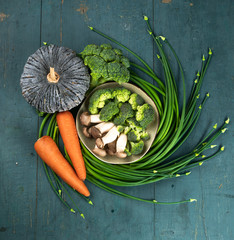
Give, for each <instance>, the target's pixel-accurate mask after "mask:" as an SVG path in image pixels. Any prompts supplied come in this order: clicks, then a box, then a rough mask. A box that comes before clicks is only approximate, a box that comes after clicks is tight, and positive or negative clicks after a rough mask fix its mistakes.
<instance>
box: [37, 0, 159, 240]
mask: <svg viewBox="0 0 234 240" xmlns="http://www.w3.org/2000/svg"><path fill="white" fill-rule="evenodd" d="M48 4H49V2H47V1H43V5H42V7H43V9H42V16H43V17H42V23H43V22H44V23H46V24H45V25H44V24H43V25H42V39H47V37H48V36H55V41H56V43H58V35H57V30H54V29H53V28H55V29H58V24H60V23H62V26H60V29H62V37H61V38H60V39H62V42H61V45H63V46H66V47H69V48H72V49H74V50H75V51H77V52H80V51H82V49H83V48H84V47H85V46H86V45H87V44H89V43H90V44H91V43H96V44H101V43H104V42H107V40H105V39H103V38H101V37H100V36H98V35H96V34H94V33H93V32H91V31H90V30H89V28H88V26H89V25H92V26H95V27H97V28H99V29H100V30H102V31H103V32H105V33H106V34H110V35H112V36H113V37H115V38H116V39H118V40H119V41H121V42H122V43H124V44H126V45H127V46H128V47H130V48H132V50H134V51H136V52H138V53H140V54H142V53H143V51H145V52H144V55H146V60H147V61H148V62H149V64H152V47H150V46H151V45H150V44H151V39H150V38H148V37H147V36H146V34H144V33H145V28H144V24H145V23H144V21H143V20H142V12H141V9H143V8H145V9H146V10H147V11H148V12H149V11H151V12H152V10H151V9H152V3H151V1H149V2H148V3H147V4H145V3H141V2H137V3H132V2H125V1H121V2H119V3H118V4H116V5H115V7H114V6H113V5H112V4H111V3H106V1H86V2H83V1H80V2H77V1H64V2H63V4H60V5H59V4H58V3H57V4H54V5H53V6H52V7H51V6H50V7H49V8H47V6H48ZM128 9H132V13H131V14H129V10H128ZM44 11H45V12H46V15H45V14H44ZM50 11H55V12H56V16H55V15H54V16H53V19H52V18H51V13H50ZM60 13H62V18H61V15H60ZM104 16H105V17H104ZM54 19H57V20H58V19H60V22H57V25H56V26H55V27H54V24H55V22H54ZM106 19H109V20H108V21H106ZM52 22H53V24H52ZM44 28H47V29H46V31H45V30H44ZM49 34H50V35H49ZM136 38H137V40H138V41H137V43H134V39H136ZM51 39H52V37H51ZM144 44H149V48H147V49H144ZM128 56H129V54H128ZM129 57H130V56H129ZM38 171H39V179H38V218H37V223H38V224H37V238H38V239H45V238H46V237H48V236H49V237H51V238H61V239H66V238H67V237H69V238H71V239H72V238H77V233H79V236H82V238H83V239H110V238H111V239H113V240H114V239H143V238H144V237H145V238H147V239H153V232H154V229H153V222H154V206H153V205H148V204H145V203H141V202H136V201H131V200H128V199H123V198H121V197H118V196H115V195H111V194H110V193H106V192H104V191H103V190H100V189H99V188H97V187H95V186H93V185H92V184H90V183H89V182H87V181H86V182H87V186H88V187H89V189H90V191H91V195H92V196H91V199H92V201H93V203H94V206H91V205H88V204H87V203H86V202H84V201H83V200H82V199H80V198H76V197H75V199H76V202H77V204H78V206H79V207H80V208H81V209H82V212H83V213H84V215H85V217H86V220H82V219H81V218H80V216H79V215H77V216H75V215H73V214H71V213H70V212H68V211H67V209H65V208H63V207H62V205H61V204H60V203H59V200H58V199H57V197H56V196H55V195H54V193H53V192H52V191H51V189H50V186H49V185H48V183H47V180H46V178H45V174H44V171H43V169H42V166H41V164H39V169H38ZM126 192H128V193H129V194H133V195H138V196H141V197H146V198H153V196H154V188H153V186H152V185H151V186H147V187H141V188H131V189H127V190H126ZM65 199H66V200H68V198H67V197H65ZM41 229H43V231H42V230H41Z"/></svg>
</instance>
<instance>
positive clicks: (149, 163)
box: [39, 16, 229, 216]
mask: <svg viewBox="0 0 234 240" xmlns="http://www.w3.org/2000/svg"><path fill="white" fill-rule="evenodd" d="M144 20H145V22H146V26H147V32H148V34H149V36H150V37H151V38H152V39H153V41H154V44H155V45H156V47H157V49H158V54H157V58H158V60H159V62H160V64H161V66H162V69H163V74H164V76H163V79H164V80H163V81H162V80H161V79H160V78H159V77H158V76H157V74H156V73H155V72H154V70H153V69H152V68H151V67H150V66H149V65H148V64H147V63H146V62H145V61H144V60H143V59H142V58H141V57H139V56H138V55H137V54H136V53H135V52H133V51H132V50H130V49H129V48H127V47H126V46H124V45H123V44H121V43H120V42H118V41H117V40H115V39H113V38H111V37H109V36H107V35H106V34H104V33H102V32H100V31H99V30H97V29H95V28H93V27H89V28H90V29H91V30H92V31H93V32H95V33H97V34H99V35H101V36H102V37H104V38H106V39H108V40H109V41H111V42H113V43H115V44H117V45H119V46H120V47H122V48H123V49H125V50H126V51H128V52H129V53H131V54H132V55H133V56H134V57H135V58H136V60H138V61H139V64H137V63H133V62H131V70H130V81H131V82H132V83H133V84H135V85H137V86H139V87H140V88H141V89H142V90H143V91H145V92H146V93H147V94H148V95H149V96H150V97H151V98H152V100H153V101H154V103H155V105H156V106H157V108H158V112H159V116H160V122H159V128H158V131H157V135H156V137H155V139H154V141H153V144H152V146H151V148H150V150H149V151H148V152H147V153H146V154H145V155H144V156H143V157H142V158H141V159H140V160H138V161H137V162H134V163H131V164H122V165H112V164H107V163H105V162H102V161H101V160H99V159H98V158H96V157H95V156H94V155H93V154H92V153H91V152H90V151H89V150H88V149H87V148H86V147H85V145H84V144H82V143H81V147H82V153H83V157H84V160H85V164H86V169H87V180H88V181H89V182H91V183H93V184H95V185H96V186H98V187H99V188H101V189H103V190H105V191H108V192H110V193H113V194H116V195H119V196H122V197H125V198H129V199H134V200H138V201H143V202H148V203H154V204H164V205H168V204H179V203H185V202H194V201H196V199H192V198H190V199H186V200H182V201H176V202H160V201H158V200H156V199H143V198H139V197H135V196H132V195H129V194H127V193H124V192H122V191H120V190H117V189H116V187H115V186H117V187H118V186H121V187H130V186H140V185H145V184H149V183H155V182H158V181H161V180H165V179H170V178H176V177H181V176H188V175H189V174H190V173H191V172H190V170H191V169H192V168H194V167H197V166H201V165H202V164H203V163H204V162H206V161H208V160H210V159H211V158H214V157H215V156H217V155H218V154H219V153H221V152H222V151H224V147H223V146H222V147H219V149H218V150H217V151H216V152H213V151H211V152H210V151H209V150H210V149H213V148H215V147H217V145H215V144H214V141H215V140H216V139H217V138H218V137H219V136H220V135H221V134H223V133H225V131H226V130H227V128H226V125H227V124H228V123H229V119H227V120H226V121H225V122H224V123H223V124H222V125H221V126H220V127H219V128H218V126H217V124H214V126H213V127H212V129H211V130H210V131H209V132H208V134H207V135H206V136H205V137H204V138H203V139H202V140H201V141H200V142H198V143H197V144H196V145H195V146H194V148H193V149H192V150H191V151H190V152H188V153H186V154H184V155H182V156H179V157H173V154H174V153H175V152H176V151H177V150H178V149H179V148H180V147H181V145H182V144H183V143H184V142H185V141H186V140H187V138H188V137H189V135H190V134H191V133H192V131H193V129H194V128H195V126H196V124H197V122H198V120H199V118H200V115H201V112H202V110H203V108H204V106H205V103H206V101H207V100H208V98H209V96H210V95H209V93H207V94H206V95H205V96H204V98H203V100H202V101H201V102H200V103H199V104H198V101H199V99H200V90H201V86H202V83H203V80H204V77H205V74H206V71H207V68H208V66H209V63H210V60H211V57H212V51H211V49H209V52H208V57H207V59H205V56H204V55H203V58H202V66H201V70H200V71H199V72H198V73H197V75H196V80H195V81H194V83H193V86H192V89H191V92H190V95H189V97H188V100H187V101H186V88H185V77H184V73H183V68H182V65H181V63H180V60H179V58H178V56H177V54H176V52H175V50H174V49H173V47H172V46H171V44H170V43H169V41H168V40H167V39H166V38H165V37H163V36H157V35H155V34H154V32H153V31H152V28H151V26H150V23H149V20H148V17H147V16H144ZM165 47H168V48H169V50H170V51H171V52H172V54H173V55H174V57H175V60H176V62H177V64H178V67H179V70H180V73H181V81H182V92H183V98H182V102H181V103H179V99H178V89H177V83H176V79H175V76H174V75H173V72H172V68H171V66H170V63H169V60H168V57H167V55H166V53H165V51H164V49H165ZM134 69H137V70H139V71H140V72H142V74H145V76H147V77H150V78H151V79H152V80H153V81H154V83H155V84H151V83H149V82H148V81H146V80H144V78H142V77H140V76H139V75H137V74H136V72H135V71H134ZM179 105H180V106H182V108H181V110H180V109H179ZM49 117H50V115H48V114H47V115H46V116H45V118H44V120H43V121H42V124H41V128H40V131H39V137H40V136H41V135H42V130H43V128H44V125H45V122H46V121H47V120H48V118H49ZM47 135H50V136H52V137H53V139H54V140H55V142H56V143H57V144H58V145H59V143H58V137H59V131H58V127H57V123H56V118H55V114H54V115H53V116H52V117H51V120H50V123H49V126H48V129H47ZM64 152H65V157H66V159H67V160H68V162H69V163H70V164H71V165H72V163H71V161H70V158H69V156H68V154H67V152H66V149H65V148H64ZM44 168H45V171H46V175H47V177H48V179H49V182H50V184H51V186H52V188H53V190H54V191H55V193H56V194H57V195H58V197H59V198H60V200H61V201H62V202H63V203H64V205H65V206H66V207H68V208H69V209H70V210H71V211H72V212H73V211H74V210H73V208H71V207H70V205H68V203H67V202H66V201H65V200H64V199H63V198H62V197H61V194H60V193H61V191H62V190H63V191H65V193H66V194H67V193H68V192H67V191H66V189H65V190H64V189H63V188H64V186H63V184H62V183H61V181H60V180H59V178H58V177H57V176H56V174H55V173H53V172H52V174H51V175H50V174H49V172H48V167H47V166H46V165H45V164H44ZM51 176H52V177H53V180H52V178H51ZM68 196H69V195H68ZM69 198H70V196H69ZM70 199H71V201H72V202H73V204H74V203H75V202H74V201H73V200H72V198H70ZM85 199H86V200H87V201H88V202H89V203H90V204H92V202H91V201H90V200H89V199H87V198H85ZM76 209H78V208H77V207H76ZM78 212H80V210H79V209H78ZM80 214H81V216H83V214H82V213H81V212H80Z"/></svg>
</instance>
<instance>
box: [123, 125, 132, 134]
mask: <svg viewBox="0 0 234 240" xmlns="http://www.w3.org/2000/svg"><path fill="white" fill-rule="evenodd" d="M130 131H131V128H130V127H129V126H127V127H125V128H124V134H126V135H127V134H128V133H129V132H130Z"/></svg>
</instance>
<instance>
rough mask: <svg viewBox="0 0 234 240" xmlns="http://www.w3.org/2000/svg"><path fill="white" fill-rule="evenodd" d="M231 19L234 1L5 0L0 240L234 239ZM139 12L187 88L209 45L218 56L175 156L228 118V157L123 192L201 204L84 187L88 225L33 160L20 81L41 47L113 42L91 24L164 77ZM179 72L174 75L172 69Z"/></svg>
mask: <svg viewBox="0 0 234 240" xmlns="http://www.w3.org/2000/svg"><path fill="white" fill-rule="evenodd" d="M233 12H234V3H233V1H232V0H227V1H222V2H220V1H218V0H213V1H211V0H209V1H175V0H171V1H168V0H167V1H166V0H158V1H156V0H147V1H140V0H138V1H123V0H121V1H105V0H101V1H100V0H99V1H98V0H87V1H77V0H71V1H68V0H61V1H50V0H42V1H37V0H30V1H29V0H27V1H26V0H23V1H16V0H12V1H3V0H0V32H1V34H0V116H1V117H0V126H1V132H0V133H1V134H0V146H1V148H0V161H1V162H0V239H1V240H2V239H3V240H5V239H7V240H8V239H9V240H11V239H29V240H31V239H61V240H63V239H64V240H66V239H87V240H96V239H97V240H99V239H100V240H109V239H111V240H115V239H121V240H122V239H123V240H125V239H126V240H131V239H134V240H151V239H153V240H158V239H159V240H161V239H162V240H164V239H165V240H180V239H183V240H190V239H197V240H200V239H210V240H222V239H224V240H231V239H234V231H233V227H232V225H233V222H234V212H233V208H232V207H231V206H232V205H233V201H234V200H233V199H234V185H233V183H234V177H233V170H234V164H233V162H234V159H233V156H234V150H233V124H232V120H233V119H234V114H233V107H234V104H233V102H234V97H233V91H234V64H233V63H234V56H233V52H234V41H233V40H234V29H233V23H234V14H233ZM143 14H146V15H147V16H148V17H149V18H150V20H151V22H153V27H154V30H155V31H156V32H157V33H158V34H159V35H163V36H165V37H167V39H168V40H169V41H170V43H171V44H172V45H173V46H174V48H175V50H176V52H177V54H178V55H179V57H180V60H181V62H182V65H183V68H184V70H185V77H186V86H187V90H190V88H191V85H192V82H193V80H194V79H195V74H196V71H197V70H199V68H200V64H201V57H202V54H203V53H205V54H206V53H207V49H208V47H210V48H212V50H213V52H214V56H213V59H212V61H211V64H210V67H209V69H208V72H207V75H206V78H205V82H204V84H203V87H202V91H201V95H204V94H206V92H209V93H210V96H211V97H210V99H209V100H208V102H207V104H206V108H205V111H204V112H203V113H202V116H201V118H200V121H199V123H198V125H197V126H196V128H195V131H194V132H193V134H192V135H191V137H190V138H189V139H188V141H187V142H186V143H185V144H184V145H183V146H182V148H181V149H180V151H179V152H178V153H177V154H179V153H185V152H187V151H189V150H190V149H192V147H193V146H194V145H195V144H196V143H197V141H198V140H199V139H201V137H202V136H203V134H204V133H207V132H208V129H210V128H212V126H213V125H214V124H215V123H216V122H217V123H219V124H221V123H222V122H223V121H224V120H225V119H226V118H227V117H230V118H231V123H230V126H229V128H228V131H227V132H226V133H225V134H223V135H222V136H221V137H220V138H219V139H218V141H217V144H218V146H219V147H220V146H222V145H224V146H225V151H224V152H223V153H222V154H221V155H219V156H217V157H216V158H214V159H212V160H211V161H209V162H207V163H206V164H203V165H202V166H201V167H199V168H195V169H193V170H192V173H191V174H190V175H189V176H186V177H181V178H176V179H173V180H166V181H162V182H159V183H157V184H150V185H146V186H142V187H133V188H128V189H124V191H126V192H127V193H129V194H132V195H136V196H140V197H145V198H149V199H153V198H155V199H157V200H160V201H176V200H182V199H188V198H196V199H198V201H197V202H196V203H189V204H183V205H172V206H160V205H150V204H146V203H142V202H137V201H133V200H129V199H124V198H120V197H118V196H115V195H111V194H109V193H107V192H104V191H103V190H100V189H98V188H97V187H95V186H93V185H92V184H90V183H89V182H87V185H88V187H89V189H90V191H91V194H92V201H93V203H94V206H91V205H88V204H87V203H86V202H85V201H84V200H83V199H81V198H79V197H76V198H75V199H76V200H77V204H78V205H79V207H80V209H81V210H82V212H83V213H84V215H85V217H86V219H85V220H83V219H82V218H80V216H79V215H74V214H72V213H70V212H68V211H67V209H65V208H64V207H63V205H62V204H61V203H60V202H59V200H58V199H57V197H56V196H55V194H54V193H53V192H52V190H51V188H50V185H49V183H48V181H47V179H46V176H45V173H44V170H43V166H42V163H41V160H40V159H39V158H38V157H37V156H36V154H35V152H34V149H33V144H34V142H35V140H36V139H37V134H38V126H39V122H40V119H39V118H38V117H37V115H36V113H35V111H34V109H33V108H31V107H30V106H29V105H28V104H27V103H26V101H25V100H24V99H23V97H22V96H21V90H20V86H19V79H20V75H21V73H22V70H23V66H24V64H25V62H26V60H27V57H28V56H29V55H30V54H32V53H33V52H35V51H36V49H37V48H39V47H40V46H41V44H42V42H43V41H45V42H49V43H55V44H58V45H64V46H66V47H70V48H72V49H74V50H75V51H77V52H80V51H82V49H83V48H84V46H85V45H86V44H88V43H98V44H99V43H103V42H107V41H106V40H105V39H103V38H101V37H100V36H98V35H96V34H95V33H93V32H91V31H90V30H89V29H88V27H87V26H95V27H97V28H98V29H100V30H102V31H103V32H105V33H106V34H108V35H111V36H112V37H114V38H116V39H118V40H119V41H121V42H122V43H123V44H125V45H126V46H128V47H130V48H131V49H132V50H133V51H135V52H137V53H139V55H140V56H142V57H143V58H144V59H145V60H146V61H147V62H148V63H149V64H150V65H151V66H154V68H155V70H156V71H157V72H158V73H159V75H162V70H161V69H160V65H159V63H158V62H157V59H155V58H154V57H153V56H154V52H153V51H154V47H153V45H152V41H151V39H150V37H149V36H148V35H147V32H146V28H145V22H144V20H143V19H142V15H143ZM127 56H129V57H130V59H133V58H132V56H130V55H129V54H127ZM170 57H171V59H172V60H173V58H172V56H170ZM173 69H174V70H175V71H176V72H177V67H176V65H175V64H173ZM177 76H178V77H179V73H178V74H177Z"/></svg>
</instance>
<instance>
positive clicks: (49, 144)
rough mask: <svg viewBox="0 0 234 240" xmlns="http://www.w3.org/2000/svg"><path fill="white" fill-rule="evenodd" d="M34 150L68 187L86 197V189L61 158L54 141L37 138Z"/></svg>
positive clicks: (45, 137) (48, 138)
mask: <svg viewBox="0 0 234 240" xmlns="http://www.w3.org/2000/svg"><path fill="white" fill-rule="evenodd" d="M34 148H35V150H36V152H37V154H38V155H39V156H40V158H41V159H42V160H43V161H44V162H45V163H46V164H47V165H48V166H49V167H50V168H51V169H52V170H53V171H54V172H55V173H56V174H57V175H58V176H60V177H61V178H62V179H63V181H64V182H66V183H67V184H68V185H70V186H71V187H72V188H74V189H75V190H76V191H78V192H79V193H81V194H83V195H84V196H86V197H88V196H89V195H90V193H89V190H88V188H87V187H86V185H85V184H84V182H83V181H81V180H80V179H79V178H78V177H77V175H76V173H75V171H74V170H73V168H72V167H71V165H70V164H69V163H68V162H67V160H66V159H65V158H64V157H63V155H62V153H61V152H60V150H59V148H58V147H57V145H56V143H55V142H54V140H53V139H52V138H51V137H49V136H43V137H41V138H39V139H38V140H37V141H36V143H35V144H34Z"/></svg>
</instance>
